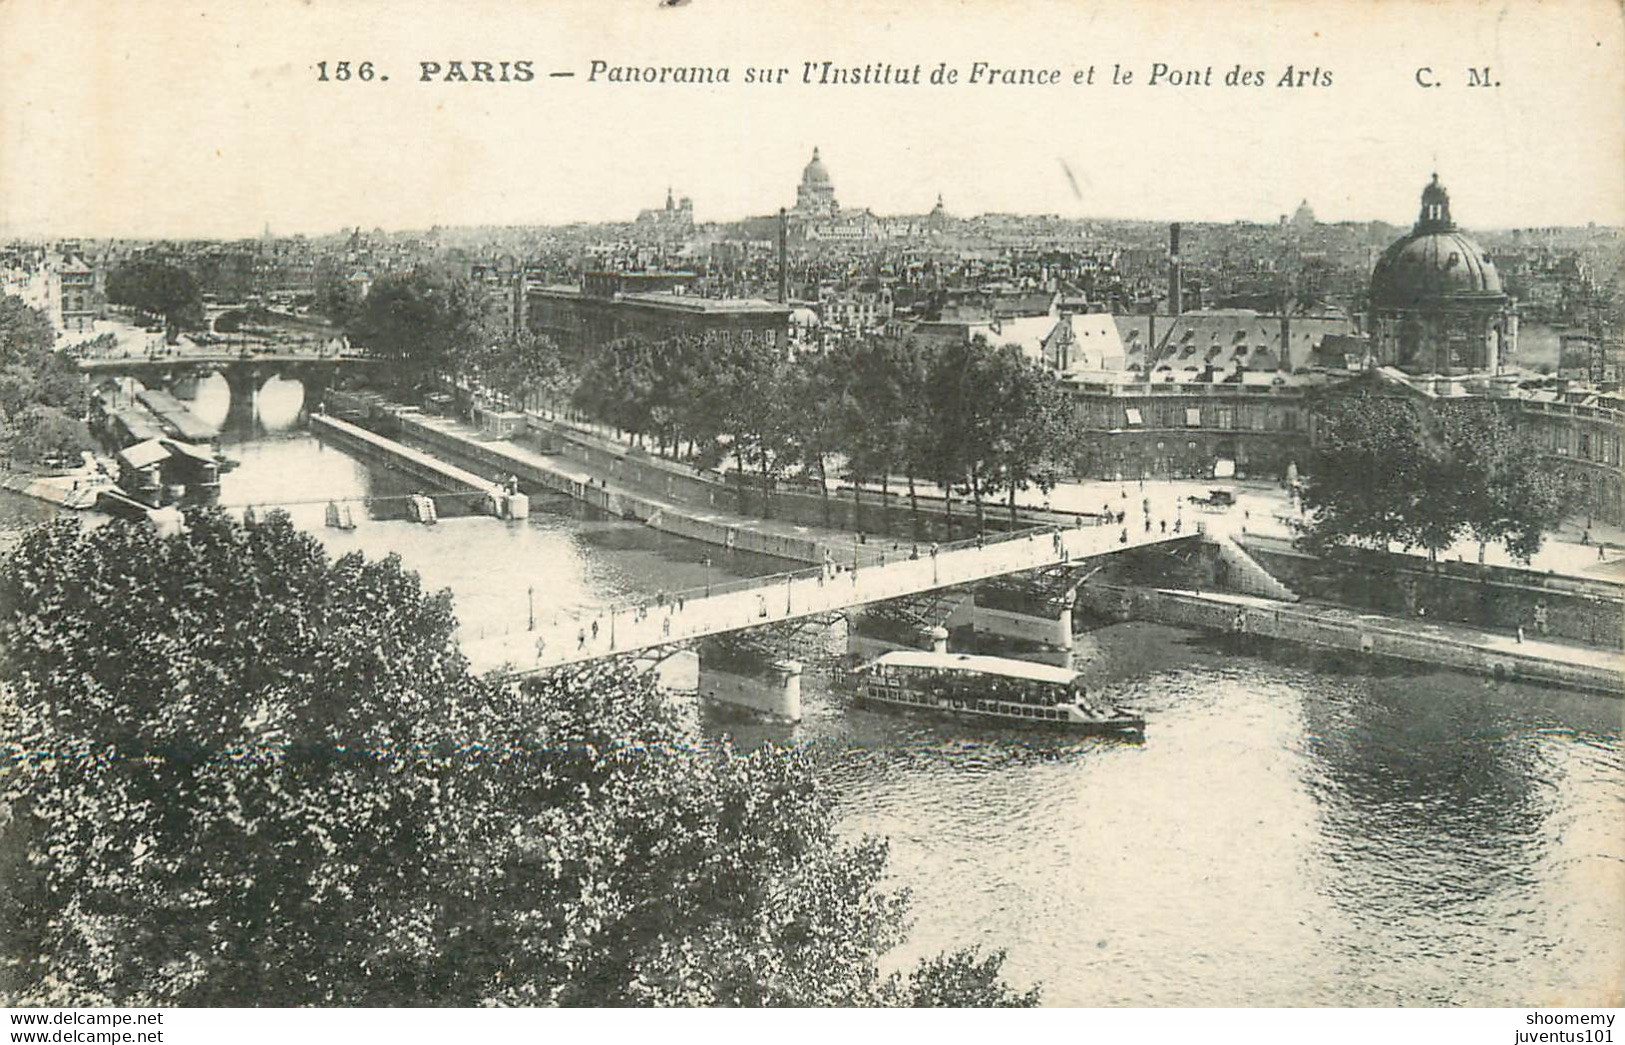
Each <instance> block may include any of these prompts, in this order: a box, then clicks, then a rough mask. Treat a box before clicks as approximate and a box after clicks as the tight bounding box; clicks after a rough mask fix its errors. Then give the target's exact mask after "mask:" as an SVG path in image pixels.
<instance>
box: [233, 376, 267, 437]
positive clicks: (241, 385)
mask: <svg viewBox="0 0 1625 1045" xmlns="http://www.w3.org/2000/svg"><path fill="white" fill-rule="evenodd" d="M225 375H226V386H227V387H228V388H229V389H231V406H230V407H229V408H228V409H227V411H226V425H227V426H228V427H241V428H246V429H248V430H249V431H252V430H253V428H254V422H256V421H258V420H259V416H260V403H259V401H260V380H261V377H262V375H261V374H260V372H259V368H258V367H256V366H241V365H239V366H229V367H226V369H225Z"/></svg>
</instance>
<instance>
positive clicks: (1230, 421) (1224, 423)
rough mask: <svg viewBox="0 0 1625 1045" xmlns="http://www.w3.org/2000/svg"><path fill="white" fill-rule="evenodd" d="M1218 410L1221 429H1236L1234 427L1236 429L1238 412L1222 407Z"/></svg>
mask: <svg viewBox="0 0 1625 1045" xmlns="http://www.w3.org/2000/svg"><path fill="white" fill-rule="evenodd" d="M1218 410H1219V421H1218V424H1219V427H1220V428H1234V427H1236V412H1235V411H1234V410H1232V409H1231V408H1230V407H1228V406H1221V407H1219V408H1218Z"/></svg>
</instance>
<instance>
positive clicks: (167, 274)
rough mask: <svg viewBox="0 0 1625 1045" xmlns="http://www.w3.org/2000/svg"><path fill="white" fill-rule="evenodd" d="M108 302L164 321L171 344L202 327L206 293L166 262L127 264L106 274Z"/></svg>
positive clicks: (129, 262)
mask: <svg viewBox="0 0 1625 1045" xmlns="http://www.w3.org/2000/svg"><path fill="white" fill-rule="evenodd" d="M107 300H108V301H111V302H112V303H113V304H115V305H128V306H130V307H131V308H137V309H140V310H141V311H143V312H150V313H152V314H153V315H157V316H162V317H163V318H164V326H165V328H166V331H167V333H168V335H169V337H170V339H171V340H174V337H175V335H176V333H177V332H178V331H180V330H182V329H190V328H194V327H199V326H202V325H203V292H202V291H201V290H200V289H199V288H198V285H197V280H195V279H193V278H192V274H191V273H190V272H188V271H186V270H185V269H183V268H180V267H179V266H176V265H171V264H169V263H168V262H166V261H154V260H151V259H145V258H143V259H137V260H134V261H127V262H125V263H124V264H122V265H120V266H119V267H118V268H116V269H114V270H113V271H112V272H109V273H108V274H107Z"/></svg>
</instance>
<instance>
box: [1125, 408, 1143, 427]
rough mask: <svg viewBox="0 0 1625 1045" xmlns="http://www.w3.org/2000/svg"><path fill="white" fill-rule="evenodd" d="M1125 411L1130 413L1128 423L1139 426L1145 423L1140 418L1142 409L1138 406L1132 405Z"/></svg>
mask: <svg viewBox="0 0 1625 1045" xmlns="http://www.w3.org/2000/svg"><path fill="white" fill-rule="evenodd" d="M1124 413H1126V414H1127V415H1128V423H1129V424H1130V425H1133V426H1135V427H1138V426H1139V425H1141V424H1143V423H1144V421H1143V420H1142V419H1141V418H1140V411H1139V410H1138V409H1137V408H1135V407H1132V406H1131V407H1129V408H1128V409H1126V410H1125V411H1124Z"/></svg>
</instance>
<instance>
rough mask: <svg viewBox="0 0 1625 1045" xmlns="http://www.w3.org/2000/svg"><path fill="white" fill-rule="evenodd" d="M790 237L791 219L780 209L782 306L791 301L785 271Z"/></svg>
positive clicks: (780, 292) (780, 293)
mask: <svg viewBox="0 0 1625 1045" xmlns="http://www.w3.org/2000/svg"><path fill="white" fill-rule="evenodd" d="M789 236H790V219H789V217H788V216H787V215H786V214H785V211H784V208H783V207H780V208H779V304H781V305H784V304H788V303H789V301H790V290H789V285H788V283H787V280H788V278H789V274H788V273H787V272H786V271H785V266H786V265H787V264H788V262H787V261H786V260H785V252H786V250H787V245H786V241H787V240H788V239H789Z"/></svg>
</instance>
